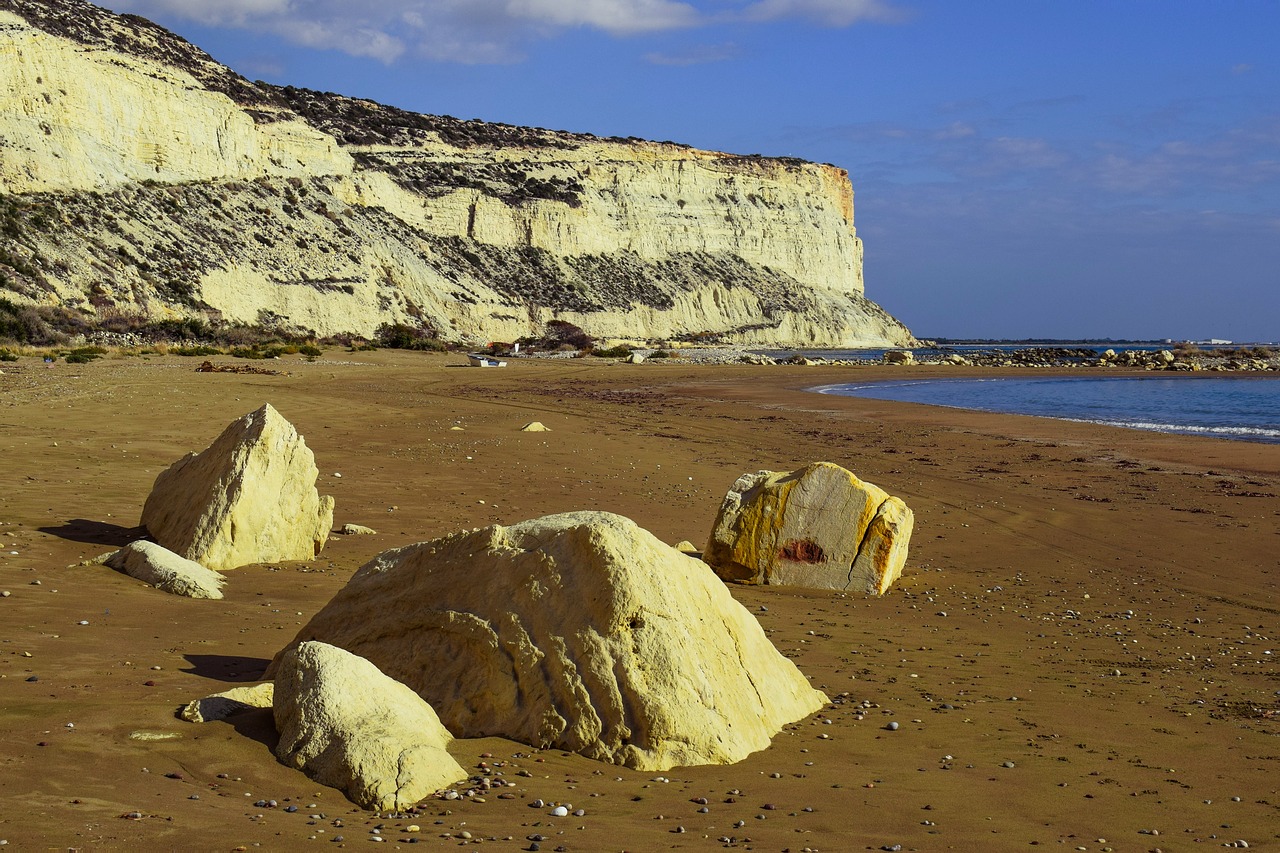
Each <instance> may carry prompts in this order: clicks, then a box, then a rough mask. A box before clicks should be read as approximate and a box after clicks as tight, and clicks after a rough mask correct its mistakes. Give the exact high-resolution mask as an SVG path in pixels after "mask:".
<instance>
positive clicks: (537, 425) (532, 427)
mask: <svg viewBox="0 0 1280 853" xmlns="http://www.w3.org/2000/svg"><path fill="white" fill-rule="evenodd" d="M520 431H521V432H551V430H549V429H547V428H546V427H545V426H543V425H542V423H541V422H540V421H529V423H527V424H525V425H524V426H522V427H520Z"/></svg>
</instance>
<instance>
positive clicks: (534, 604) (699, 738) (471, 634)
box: [268, 512, 826, 770]
mask: <svg viewBox="0 0 1280 853" xmlns="http://www.w3.org/2000/svg"><path fill="white" fill-rule="evenodd" d="M311 639H318V640H322V641H324V642H326V643H332V644H334V645H337V646H340V647H342V648H345V649H347V650H349V651H351V652H352V653H354V654H358V655H360V656H362V657H365V658H368V659H369V660H370V661H372V662H373V663H374V664H376V665H377V666H378V667H379V668H380V669H381V670H382V671H383V672H385V673H386V674H387V675H389V676H391V677H392V678H395V679H397V680H398V681H402V682H404V683H405V684H407V685H409V686H410V687H412V688H413V689H414V690H416V691H417V692H418V694H419V695H421V696H422V697H423V698H424V699H426V700H427V701H428V702H429V703H430V704H431V706H432V707H433V708H435V710H436V713H438V714H439V715H440V719H441V720H442V721H443V722H444V724H445V726H447V727H448V728H449V730H450V731H452V732H453V733H454V734H455V735H457V736H458V737H482V736H503V737H509V738H513V739H515V740H518V741H522V742H524V743H528V744H531V745H534V746H537V747H552V746H554V747H556V748H559V749H565V750H569V751H572V752H577V753H581V754H582V755H585V756H587V757H589V758H594V759H598V760H601V761H608V762H611V763H615V764H624V765H626V766H629V767H634V768H637V769H642V770H665V769H667V768H670V767H674V766H677V765H692V764H729V763H732V762H735V761H739V760H741V759H743V758H745V757H746V756H747V755H748V754H750V753H752V752H755V751H756V750H760V749H764V748H765V747H767V746H768V745H769V742H770V739H771V738H772V737H773V735H775V734H776V733H777V732H778V731H779V729H781V727H782V726H784V725H786V724H787V723H790V722H794V721H795V720H797V719H800V718H801V717H804V716H806V715H808V714H810V713H812V712H813V711H816V710H817V709H818V708H820V707H821V706H822V704H823V703H824V702H825V701H826V697H825V696H824V695H823V694H822V693H820V692H819V691H817V690H814V689H813V688H812V687H810V686H809V683H808V681H807V680H806V679H805V677H804V676H803V675H802V674H801V673H800V672H799V670H797V669H796V667H795V665H794V664H793V663H792V662H791V661H789V660H788V659H786V658H785V657H783V656H782V655H781V654H780V653H779V652H778V650H777V649H775V648H774V647H773V645H772V644H771V643H770V642H769V640H768V638H767V637H765V634H764V631H763V630H762V629H761V627H760V624H759V623H758V622H756V620H755V617H753V616H752V615H751V614H750V613H748V612H747V610H746V609H745V608H744V607H742V605H740V604H738V603H737V602H736V601H734V600H733V598H732V596H730V594H729V592H728V590H727V588H726V587H725V585H724V584H723V583H721V582H720V581H719V580H718V579H717V578H716V577H715V575H714V574H713V573H712V572H711V570H710V569H708V568H707V566H706V564H704V563H702V562H701V561H698V560H694V559H692V558H691V557H688V556H686V555H684V554H681V553H680V552H678V551H676V550H675V549H674V548H671V547H669V546H667V545H665V544H663V543H662V542H660V541H659V540H658V539H657V538H656V537H655V536H653V534H651V533H649V532H648V531H645V530H643V529H641V528H640V527H639V526H637V525H636V524H635V522H633V521H630V520H629V519H626V518H623V517H621V516H618V515H612V514H610V513H603V512H573V513H565V514H562V515H551V516H547V517H545V518H539V519H534V520H532V521H525V522H521V523H520V524H515V525H512V526H510V527H501V526H498V525H493V526H490V527H486V528H484V529H482V530H478V531H474V532H471V533H458V534H455V535H453V536H448V537H445V538H443V539H438V540H435V541H432V542H423V543H420V544H417V545H410V546H408V547H405V548H399V549H396V550H392V551H387V552H384V553H383V554H380V555H379V556H378V557H376V558H374V559H373V560H372V561H371V562H370V563H368V564H367V565H365V566H364V567H362V568H361V569H360V570H359V571H358V572H356V574H355V575H354V576H353V577H352V579H351V580H350V581H349V582H348V583H347V585H346V586H345V587H344V588H343V589H342V590H340V591H339V592H338V594H337V595H335V596H334V598H333V600H332V601H330V602H329V604H327V605H326V606H325V607H324V608H323V609H322V610H321V611H320V612H319V613H318V614H316V616H315V617H314V618H313V619H312V620H311V622H310V623H308V624H307V626H306V627H304V628H303V629H302V631H301V632H299V634H298V636H297V638H295V640H294V641H293V642H294V644H297V643H301V642H303V641H306V640H311ZM284 654H285V653H282V654H281V655H277V656H276V660H275V661H274V662H273V663H272V665H271V667H269V668H268V673H271V672H272V671H273V670H277V669H279V668H280V667H281V666H282V665H283V664H282V659H283V658H282V655H284Z"/></svg>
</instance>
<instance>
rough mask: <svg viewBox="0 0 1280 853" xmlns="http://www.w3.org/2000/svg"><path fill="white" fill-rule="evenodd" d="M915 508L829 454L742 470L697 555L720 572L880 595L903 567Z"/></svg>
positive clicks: (733, 578) (724, 575)
mask: <svg viewBox="0 0 1280 853" xmlns="http://www.w3.org/2000/svg"><path fill="white" fill-rule="evenodd" d="M913 524H914V515H913V514H912V512H911V510H910V509H909V508H908V507H907V505H906V504H905V503H903V502H902V501H901V500H900V499H898V498H895V497H891V496H890V495H889V494H888V493H887V492H885V491H884V490H883V489H881V488H880V487H878V486H876V485H873V484H871V483H867V482H864V481H862V480H859V479H858V478H857V477H856V476H854V474H852V473H851V472H849V471H846V470H845V469H844V468H841V467H840V466H839V465H833V464H831V463H830V462H815V463H813V464H812V465H809V466H807V467H805V468H801V469H800V470H798V471H792V472H791V473H778V472H774V471H758V472H756V473H754V474H744V475H742V476H741V477H739V478H738V480H737V482H735V483H734V484H733V486H732V487H730V489H729V492H728V494H727V495H725V499H724V502H723V503H722V504H721V506H720V513H719V515H718V516H717V517H716V523H715V527H714V528H713V529H712V532H711V538H710V540H709V541H708V542H707V547H706V550H705V551H704V552H703V559H704V560H706V561H707V563H709V564H710V565H711V567H712V568H713V569H714V570H715V572H716V574H717V575H719V576H720V577H721V578H723V579H724V580H730V581H739V582H742V583H753V584H764V583H767V584H785V585H789V586H804V587H813V588H818V589H839V590H852V591H857V592H865V593H868V594H872V595H881V594H883V593H884V592H886V591H887V590H888V589H889V587H890V586H891V585H892V584H893V582H894V581H896V580H897V579H898V578H899V576H901V574H902V568H903V566H904V565H905V563H906V560H907V546H908V543H909V542H910V540H911V529H912V526H913Z"/></svg>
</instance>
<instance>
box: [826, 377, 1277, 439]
mask: <svg viewBox="0 0 1280 853" xmlns="http://www.w3.org/2000/svg"><path fill="white" fill-rule="evenodd" d="M814 390H816V391H819V392H821V393H823V394H842V395H846V396H850V397H870V398H873V399H876V400H899V401H902V402H909V403H927V404H930V405H934V406H951V407H954V408H961V409H978V410H980V411H986V412H1004V413H1009V414H1020V415H1039V416H1041V417H1047V418H1061V419H1064V420H1072V421H1086V422H1090V423H1099V424H1109V425H1111V426H1120V427H1129V428H1131V429H1146V430H1155V431H1158V432H1171V433H1184V434H1189V435H1204V436H1210V437H1214V438H1226V439H1234V440H1237V441H1259V442H1267V443H1273V444H1280V377H1272V376H1266V377H1254V376H1232V377H1216V376H1215V377H1200V376H1177V377H1124V378H1120V377H1115V378H1092V377H1087V378H1074V377H1073V378H1044V379H1041V378H1008V379H1001V378H992V379H927V380H918V381H912V380H889V381H884V382H864V383H849V384H844V385H830V386H826V387H824V388H817V389H814Z"/></svg>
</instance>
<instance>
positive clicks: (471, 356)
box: [467, 353, 507, 367]
mask: <svg viewBox="0 0 1280 853" xmlns="http://www.w3.org/2000/svg"><path fill="white" fill-rule="evenodd" d="M467 359H468V360H469V361H470V362H471V366H472V367H506V366H507V363H506V362H505V361H498V360H497V359H496V358H490V357H489V356H487V355H477V354H476V353H467Z"/></svg>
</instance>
